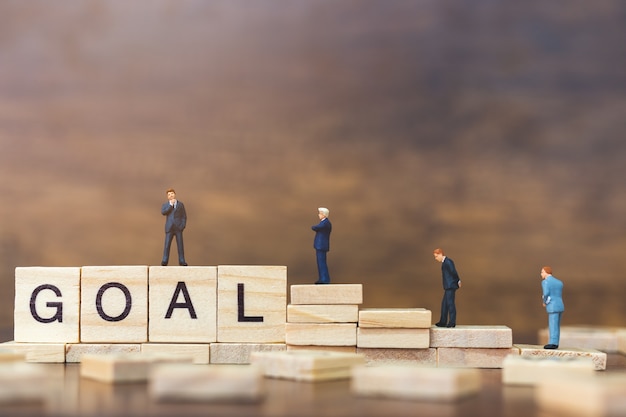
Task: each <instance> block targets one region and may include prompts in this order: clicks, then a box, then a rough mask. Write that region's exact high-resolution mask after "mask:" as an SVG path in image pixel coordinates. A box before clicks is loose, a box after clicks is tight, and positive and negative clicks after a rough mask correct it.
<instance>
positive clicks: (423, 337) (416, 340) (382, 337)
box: [356, 327, 430, 349]
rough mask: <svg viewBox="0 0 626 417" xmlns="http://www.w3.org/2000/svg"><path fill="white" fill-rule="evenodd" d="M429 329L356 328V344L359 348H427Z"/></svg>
mask: <svg viewBox="0 0 626 417" xmlns="http://www.w3.org/2000/svg"><path fill="white" fill-rule="evenodd" d="M429 345H430V331H429V329H401V328H394V329H382V328H377V327H370V328H362V327H359V328H357V333H356V346H357V347H360V348H400V349H428V347H429Z"/></svg>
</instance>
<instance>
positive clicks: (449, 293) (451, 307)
mask: <svg viewBox="0 0 626 417" xmlns="http://www.w3.org/2000/svg"><path fill="white" fill-rule="evenodd" d="M455 295H456V290H446V298H447V299H448V301H447V303H446V304H447V305H448V313H449V314H450V320H448V327H454V326H456V304H455V301H454V298H455Z"/></svg>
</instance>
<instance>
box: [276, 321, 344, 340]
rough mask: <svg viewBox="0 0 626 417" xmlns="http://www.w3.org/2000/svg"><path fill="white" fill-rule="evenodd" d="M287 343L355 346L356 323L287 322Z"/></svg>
mask: <svg viewBox="0 0 626 417" xmlns="http://www.w3.org/2000/svg"><path fill="white" fill-rule="evenodd" d="M285 339H286V341H287V344H288V345H319V346H356V323H287V324H286V325H285Z"/></svg>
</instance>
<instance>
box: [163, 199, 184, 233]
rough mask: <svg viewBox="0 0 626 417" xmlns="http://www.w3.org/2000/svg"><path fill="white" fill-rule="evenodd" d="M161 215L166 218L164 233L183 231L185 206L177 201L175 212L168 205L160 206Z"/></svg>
mask: <svg viewBox="0 0 626 417" xmlns="http://www.w3.org/2000/svg"><path fill="white" fill-rule="evenodd" d="M161 214H162V215H164V216H167V218H166V219H165V233H168V232H176V231H181V232H182V231H183V230H184V229H185V226H187V212H186V211H185V205H184V204H183V203H182V202H181V201H178V202H177V203H176V210H174V207H172V206H171V205H170V203H169V201H168V202H167V203H164V204H163V205H162V206H161Z"/></svg>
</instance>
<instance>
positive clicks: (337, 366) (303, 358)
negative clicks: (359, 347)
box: [250, 350, 365, 382]
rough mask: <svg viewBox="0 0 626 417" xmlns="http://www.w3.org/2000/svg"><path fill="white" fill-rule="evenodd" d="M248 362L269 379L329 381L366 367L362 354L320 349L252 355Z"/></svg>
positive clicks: (342, 377)
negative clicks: (351, 370) (356, 368)
mask: <svg viewBox="0 0 626 417" xmlns="http://www.w3.org/2000/svg"><path fill="white" fill-rule="evenodd" d="M250 362H251V363H252V364H254V365H258V366H260V367H261V369H262V370H263V374H264V375H265V376H267V377H271V378H283V379H291V380H295V381H311V382H313V381H328V380H334V379H347V378H350V369H351V368H352V367H353V366H355V365H362V364H365V358H364V357H363V355H359V354H356V353H340V352H329V351H319V350H299V351H293V350H289V351H285V352H252V353H251V354H250Z"/></svg>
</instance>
